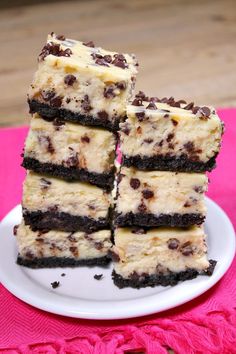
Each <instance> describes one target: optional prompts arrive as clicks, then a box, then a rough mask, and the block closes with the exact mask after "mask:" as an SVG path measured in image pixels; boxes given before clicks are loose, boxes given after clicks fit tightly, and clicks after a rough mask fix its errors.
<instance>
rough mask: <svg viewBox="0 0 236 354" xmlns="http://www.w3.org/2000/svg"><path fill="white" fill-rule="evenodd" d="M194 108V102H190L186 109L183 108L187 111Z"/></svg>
mask: <svg viewBox="0 0 236 354" xmlns="http://www.w3.org/2000/svg"><path fill="white" fill-rule="evenodd" d="M193 107H194V102H190V103H189V104H187V105H186V106H185V107H183V109H187V110H190V111H191V110H192V109H193Z"/></svg>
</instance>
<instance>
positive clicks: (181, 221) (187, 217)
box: [115, 212, 205, 227]
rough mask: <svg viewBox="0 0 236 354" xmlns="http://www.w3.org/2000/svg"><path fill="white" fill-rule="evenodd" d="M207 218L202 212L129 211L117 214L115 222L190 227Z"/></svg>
mask: <svg viewBox="0 0 236 354" xmlns="http://www.w3.org/2000/svg"><path fill="white" fill-rule="evenodd" d="M204 220H205V216H203V215H202V214H194V213H192V214H191V213H189V214H178V213H175V214H169V215H168V214H160V215H158V216H156V215H153V214H148V213H146V214H145V213H138V214H134V213H132V212H129V213H127V214H125V215H122V214H116V216H115V224H116V225H117V226H121V227H125V226H144V227H156V226H172V227H188V226H191V225H201V224H202V223H203V222H204Z"/></svg>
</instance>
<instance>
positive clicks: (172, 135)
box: [166, 133, 175, 143]
mask: <svg viewBox="0 0 236 354" xmlns="http://www.w3.org/2000/svg"><path fill="white" fill-rule="evenodd" d="M174 136H175V135H174V134H173V133H170V134H168V135H167V138H166V141H167V142H168V143H169V142H170V141H171V140H172V139H173V138H174Z"/></svg>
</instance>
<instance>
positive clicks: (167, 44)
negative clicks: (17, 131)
mask: <svg viewBox="0 0 236 354" xmlns="http://www.w3.org/2000/svg"><path fill="white" fill-rule="evenodd" d="M51 31H55V32H56V33H59V34H65V35H66V36H67V37H71V38H75V39H76V38H77V39H82V40H84V41H88V40H93V41H94V42H95V43H96V44H97V45H100V46H103V47H104V48H107V49H111V50H115V51H120V52H129V53H135V54H136V55H137V57H138V59H139V62H140V69H139V70H140V72H139V76H138V81H137V89H142V90H144V91H145V92H147V94H151V95H157V96H171V95H173V96H174V97H176V98H179V99H180V98H186V99H187V100H194V101H195V102H196V103H198V104H206V105H215V106H217V107H219V106H235V105H236V1H235V0H231V1H230V0H224V1H222V0H207V1H205V0H198V1H192V0H191V1H187V0H172V1H171V0H158V1H154V0H137V1H136V0H133V1H127V0H126V1H122V0H118V1H116V0H113V1H112V0H110V1H109V0H101V1H98V0H97V1H96V0H90V1H64V2H58V3H49V4H41V5H33V6H24V7H16V8H11V9H2V10H1V12H0V40H1V55H0V87H1V95H0V126H8V125H20V124H26V123H28V118H29V114H28V108H27V104H26V93H27V89H28V86H29V84H30V82H31V79H32V75H33V73H34V71H35V70H36V67H37V55H38V53H39V52H40V50H41V48H42V46H43V44H44V42H45V38H46V35H47V33H49V32H51Z"/></svg>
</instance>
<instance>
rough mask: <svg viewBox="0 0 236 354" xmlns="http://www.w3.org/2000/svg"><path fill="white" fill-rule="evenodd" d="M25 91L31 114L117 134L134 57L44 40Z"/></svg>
mask: <svg viewBox="0 0 236 354" xmlns="http://www.w3.org/2000/svg"><path fill="white" fill-rule="evenodd" d="M38 61H39V63H38V70H37V72H36V74H35V76H34V79H33V82H32V85H31V87H30V90H29V93H28V103H29V106H30V112H31V113H35V112H38V113H40V114H41V115H42V116H45V117H47V118H49V119H54V118H60V119H63V120H68V121H72V122H76V123H80V124H84V125H93V126H94V125H95V126H102V127H105V128H107V129H110V130H113V131H114V130H117V129H118V126H119V122H120V121H122V120H124V118H125V116H126V104H127V102H128V101H129V100H130V98H131V96H132V93H133V89H134V84H135V78H136V74H137V60H136V58H135V56H134V55H129V54H119V53H115V52H111V51H107V50H104V49H102V48H100V47H97V46H95V45H94V43H93V42H88V43H83V42H80V41H75V40H72V39H68V38H65V37H64V36H58V35H56V34H54V33H51V35H49V36H48V39H47V43H46V45H45V46H44V47H43V49H42V51H41V53H40V55H39V58H38Z"/></svg>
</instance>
